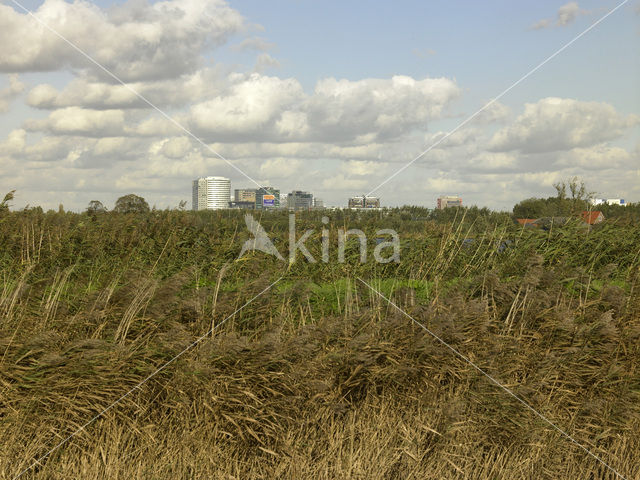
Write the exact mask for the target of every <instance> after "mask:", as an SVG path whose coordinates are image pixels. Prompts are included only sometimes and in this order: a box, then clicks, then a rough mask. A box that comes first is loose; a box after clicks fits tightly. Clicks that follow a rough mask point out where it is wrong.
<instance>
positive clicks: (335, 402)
mask: <svg viewBox="0 0 640 480" xmlns="http://www.w3.org/2000/svg"><path fill="white" fill-rule="evenodd" d="M331 215H332V218H331V225H332V228H331V233H330V235H331V238H332V242H333V241H335V240H336V239H337V228H339V227H344V226H347V227H348V228H361V229H362V230H364V231H365V232H367V234H368V236H369V239H370V240H373V239H375V233H374V232H375V231H376V230H377V229H380V228H396V229H397V230H398V231H399V234H400V237H401V239H402V252H401V262H400V263H398V264H396V263H389V264H384V265H381V264H377V263H375V262H374V261H373V259H372V258H369V259H368V261H367V262H366V263H364V264H361V263H360V262H359V250H358V244H357V242H354V243H353V244H349V245H348V246H347V249H346V262H345V263H344V264H339V263H337V262H336V261H335V259H336V251H335V250H332V252H331V255H333V256H332V261H331V262H330V263H327V264H324V263H322V262H319V263H315V264H311V263H306V262H302V261H299V262H296V263H295V264H293V265H291V266H289V265H287V264H285V263H283V262H280V261H278V260H277V259H275V258H273V257H268V256H265V255H263V254H261V253H252V254H249V255H247V256H245V257H243V258H242V259H237V256H238V254H239V252H240V248H241V245H242V243H243V242H244V240H245V239H247V238H248V234H247V233H246V229H245V228H244V221H243V218H242V214H241V213H239V212H223V213H220V212H206V213H204V214H200V213H198V214H194V213H191V212H177V211H161V212H151V213H149V214H146V215H117V214H106V215H96V216H94V217H90V216H87V215H78V214H72V213H50V214H43V213H41V212H39V211H37V210H31V211H23V212H12V213H8V212H6V213H3V214H2V216H0V246H1V249H0V279H2V285H1V287H0V439H1V440H0V443H1V448H0V478H13V477H14V476H15V475H17V474H18V473H20V472H21V471H23V470H24V469H26V468H28V467H29V466H31V465H32V464H33V462H34V461H35V459H37V458H39V457H41V456H42V455H44V454H46V453H47V452H48V451H49V450H50V449H51V448H52V447H53V446H55V445H56V444H58V443H59V442H60V441H61V440H62V439H64V438H65V437H66V436H67V435H69V434H71V433H73V432H75V431H76V430H77V429H78V427H80V426H81V425H83V424H84V423H85V422H86V421H88V420H89V419H91V418H92V417H93V416H94V415H96V413H98V412H100V411H102V410H103V409H104V408H106V407H107V406H109V405H110V404H111V403H112V402H114V401H115V400H117V399H118V398H120V396H121V395H122V394H123V393H125V392H127V391H128V390H129V389H130V388H131V387H133V386H135V385H136V384H137V383H138V382H140V381H141V380H142V379H144V378H145V377H147V376H148V375H149V374H151V373H152V372H154V371H155V370H156V369H157V368H158V367H159V366H161V365H163V364H164V363H165V362H167V361H168V360H170V359H171V358H173V357H174V356H175V355H176V354H178V353H179V352H181V351H182V350H183V349H184V348H186V347H187V346H188V345H190V344H191V343H192V342H193V341H194V340H195V339H196V338H198V337H199V336H200V335H203V334H204V333H205V332H207V331H208V330H209V329H211V328H212V326H216V325H217V323H218V322H219V321H220V320H221V319H223V318H226V317H227V316H228V315H230V314H232V313H233V312H234V311H235V310H236V309H237V308H238V307H240V306H242V305H243V304H244V303H245V302H246V301H247V300H248V299H250V298H251V297H253V296H254V295H256V294H257V293H259V292H260V291H262V290H263V289H264V288H265V287H266V286H267V285H269V284H270V283H271V282H273V281H274V280H275V279H277V278H279V277H280V276H282V275H284V278H283V280H282V281H281V282H280V283H279V284H278V285H276V286H275V287H274V288H273V289H271V290H269V291H267V292H266V293H265V294H264V295H262V296H260V297H258V298H257V299H256V300H255V301H254V302H253V303H251V304H250V305H248V306H247V307H246V308H244V309H242V310H241V311H240V312H238V313H237V314H236V315H235V316H233V317H232V318H231V319H230V320H229V321H228V322H227V323H225V324H224V325H223V326H222V327H221V328H220V329H216V331H215V332H214V334H213V335H212V337H211V338H210V339H207V340H205V341H203V342H201V343H200V344H199V345H198V346H197V347H196V348H195V349H193V350H192V351H191V352H190V353H188V354H185V355H183V356H181V357H180V359H178V360H177V361H176V362H175V363H173V364H172V365H170V366H169V367H168V368H166V369H164V370H162V371H161V372H160V373H159V374H158V375H157V376H154V377H153V378H152V379H151V380H150V381H148V382H147V383H145V384H144V385H143V386H142V387H140V388H139V389H136V390H135V391H134V393H132V394H131V395H129V396H127V397H126V398H125V399H123V400H122V401H121V402H120V403H119V404H118V405H117V406H116V407H115V408H113V409H111V410H109V411H108V412H107V413H106V414H105V415H103V416H102V417H101V418H100V419H99V420H97V421H96V422H94V423H92V424H91V425H90V426H88V427H87V428H86V429H85V430H83V431H81V432H80V433H79V434H78V435H76V436H75V437H74V438H73V439H71V440H70V441H69V442H68V443H65V444H64V445H63V446H62V447H61V448H59V449H57V450H55V451H54V452H53V453H51V455H50V456H48V457H47V458H46V459H45V460H43V461H42V462H41V464H39V465H36V466H35V467H34V468H32V469H30V470H28V472H27V473H25V475H24V477H23V478H60V479H62V478H127V479H129V478H140V479H143V478H144V479H147V478H149V479H151V478H154V479H155V478H225V479H231V478H296V479H297V478H327V479H329V478H374V479H375V478H380V479H387V478H456V479H457V478H460V479H462V478H465V479H466V478H469V479H472V478H473V479H476V478H486V479H493V478H509V479H512V478H515V479H530V478H531V479H533V478H536V479H537V478H549V479H551V478H594V479H595V478H598V479H599V478H615V476H614V474H613V473H612V471H611V470H608V469H606V468H605V467H604V466H603V465H602V464H601V463H599V462H597V461H595V460H594V459H593V458H591V457H589V456H588V455H586V454H585V453H584V451H583V450H581V449H580V448H579V447H577V446H576V445H574V444H572V443H571V442H569V441H568V440H567V439H566V438H564V437H563V436H561V435H560V434H558V433H557V432H556V431H554V430H553V429H551V428H550V427H548V425H547V424H545V423H544V422H541V421H540V419H538V418H537V417H536V416H535V415H532V414H531V412H529V411H528V410H526V409H525V408H523V406H522V405H521V404H519V403H518V402H517V401H516V400H514V399H513V398H511V397H509V396H508V395H505V393H504V392H503V391H502V390H500V389H497V388H496V387H495V386H494V385H493V384H492V383H491V382H489V381H488V380H487V379H486V378H484V377H483V376H482V375H480V374H479V373H478V372H477V371H476V370H475V369H473V368H472V367H471V366H469V365H468V364H466V363H465V362H463V361H461V360H460V359H458V358H457V357H455V356H453V355H452V354H451V352H450V351H449V350H447V349H446V348H443V347H442V346H441V345H439V344H438V343H437V342H434V341H433V339H432V338H431V337H430V336H429V335H426V334H425V333H424V332H423V331H422V330H421V329H417V328H415V326H413V325H412V324H411V323H410V322H408V321H407V319H406V317H404V316H403V315H402V314H400V313H399V312H398V311H397V310H396V309H395V308H393V307H392V306H391V305H389V304H388V303H387V302H385V301H384V300H382V299H381V298H380V297H379V296H377V295H375V294H373V292H371V291H370V290H369V289H368V288H366V287H365V286H364V285H362V284H361V283H360V282H358V281H357V280H356V278H357V277H361V278H365V279H366V280H367V281H368V282H371V283H372V284H373V285H374V286H375V287H376V288H377V289H379V290H380V291H381V292H382V293H384V294H385V295H386V296H389V297H390V298H392V299H393V300H394V302H395V303H397V304H398V305H399V306H400V307H401V308H403V309H405V310H406V311H407V312H409V313H410V314H411V315H412V316H414V317H415V318H416V319H418V320H419V321H420V322H423V323H424V324H425V325H426V326H428V328H430V329H431V330H432V331H433V332H434V333H436V334H437V335H438V336H440V337H441V338H443V339H444V340H445V341H447V342H448V343H449V344H451V345H452V346H454V347H455V348H456V349H458V350H459V351H460V352H462V353H463V354H464V355H466V356H467V357H469V358H470V359H472V360H473V361H474V362H475V363H476V364H477V365H479V366H481V367H482V368H483V369H485V370H486V371H488V372H489V373H490V374H491V375H492V376H493V377H494V378H496V379H498V380H500V381H501V382H503V383H504V384H505V385H506V386H508V387H509V388H510V389H512V390H513V391H514V392H515V393H517V394H518V395H519V396H521V397H522V398H524V399H526V400H527V401H528V402H529V403H530V404H531V405H532V406H533V407H534V408H536V409H537V410H538V411H539V412H540V413H542V414H543V415H545V416H546V417H547V418H549V419H550V420H551V421H552V422H554V423H555V424H556V425H557V426H558V427H559V428H561V429H562V430H564V431H565V432H567V433H568V434H570V435H572V436H573V437H574V438H575V439H576V440H577V441H579V442H580V443H582V444H583V445H584V446H585V447H586V448H588V449H590V450H591V451H592V452H593V453H594V454H595V455H597V456H599V457H600V458H602V460H603V461H605V462H606V463H608V464H609V465H610V466H611V467H612V468H614V469H615V470H617V471H618V472H620V474H622V475H624V476H625V477H626V478H640V472H639V470H638V465H639V464H640V454H639V453H638V452H639V451H640V434H639V433H638V432H640V402H639V401H640V398H638V397H639V395H640V374H639V373H638V372H639V371H640V370H639V366H640V365H639V363H640V355H639V354H640V351H639V340H640V293H639V286H640V284H639V280H640V279H639V276H640V258H639V251H640V250H639V249H638V245H640V228H639V227H638V226H636V225H633V224H628V225H616V224H613V225H603V226H602V227H600V228H597V229H592V230H585V229H584V228H583V227H581V226H580V225H578V224H574V225H567V226H565V227H562V228H559V229H555V228H554V229H553V230H552V231H550V232H548V231H537V230H523V229H521V228H518V227H515V226H513V225H512V224H511V223H510V222H508V221H505V219H503V218H501V217H496V218H490V219H488V220H487V219H484V220H482V219H480V220H479V219H478V218H474V219H469V218H464V217H458V218H456V219H455V221H454V222H449V223H436V222H433V221H422V220H415V219H413V218H412V217H409V218H404V217H402V214H401V213H398V214H392V215H389V216H380V215H361V214H357V215H353V216H349V215H348V214H345V213H337V214H331ZM299 222H300V225H299V228H300V232H302V231H303V230H304V229H306V228H315V229H316V230H317V232H318V234H319V231H320V228H322V224H321V223H320V220H319V214H316V213H313V212H312V213H310V214H307V215H302V216H300V218H299ZM262 225H263V226H265V228H266V229H267V231H268V232H269V233H270V235H271V236H272V238H274V239H275V240H274V243H275V245H276V246H277V247H278V248H280V249H281V251H282V252H284V251H285V250H286V246H287V244H286V239H287V238H288V232H287V228H288V219H287V216H286V215H278V214H274V215H265V216H264V217H263V218H262ZM332 245H334V244H332ZM307 246H308V247H309V249H310V250H311V252H312V254H313V255H314V256H315V257H316V258H320V242H319V241H318V242H316V243H307ZM374 246H375V243H373V244H372V245H371V251H372V250H373V247H374ZM369 257H371V255H369Z"/></svg>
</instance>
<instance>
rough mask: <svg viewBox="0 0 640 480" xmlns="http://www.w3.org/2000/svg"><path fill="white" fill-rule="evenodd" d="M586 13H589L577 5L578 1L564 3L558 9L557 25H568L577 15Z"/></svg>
mask: <svg viewBox="0 0 640 480" xmlns="http://www.w3.org/2000/svg"><path fill="white" fill-rule="evenodd" d="M587 13H589V12H588V11H587V10H582V9H581V8H580V7H579V6H578V2H569V3H566V4H565V5H562V6H561V7H560V8H559V9H558V20H557V24H558V25H559V26H564V25H569V24H570V23H573V21H574V20H575V19H576V18H577V17H578V16H579V15H586V14H587Z"/></svg>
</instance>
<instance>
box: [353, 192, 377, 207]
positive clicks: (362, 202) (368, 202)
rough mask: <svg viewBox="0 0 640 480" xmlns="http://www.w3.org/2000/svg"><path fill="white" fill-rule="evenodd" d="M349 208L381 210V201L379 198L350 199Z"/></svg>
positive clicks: (362, 197) (363, 196) (364, 196)
mask: <svg viewBox="0 0 640 480" xmlns="http://www.w3.org/2000/svg"><path fill="white" fill-rule="evenodd" d="M349 208H380V199H379V198H378V197H367V196H366V195H362V196H361V197H351V198H350V199H349Z"/></svg>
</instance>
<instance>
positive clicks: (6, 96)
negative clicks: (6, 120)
mask: <svg viewBox="0 0 640 480" xmlns="http://www.w3.org/2000/svg"><path fill="white" fill-rule="evenodd" d="M24 88H25V85H24V83H22V82H21V81H20V80H19V79H18V76H17V75H9V86H7V87H5V88H3V89H0V113H2V112H6V111H7V110H9V104H10V103H11V102H12V101H13V100H14V99H15V98H16V97H18V95H20V94H21V93H22V92H23V91H24Z"/></svg>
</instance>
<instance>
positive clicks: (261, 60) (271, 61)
mask: <svg viewBox="0 0 640 480" xmlns="http://www.w3.org/2000/svg"><path fill="white" fill-rule="evenodd" d="M278 67H280V62H279V61H278V60H276V59H275V58H273V57H272V56H271V55H269V54H268V53H261V54H260V55H258V58H257V59H256V66H255V68H254V70H255V71H256V72H264V71H265V70H268V69H270V68H278Z"/></svg>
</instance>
